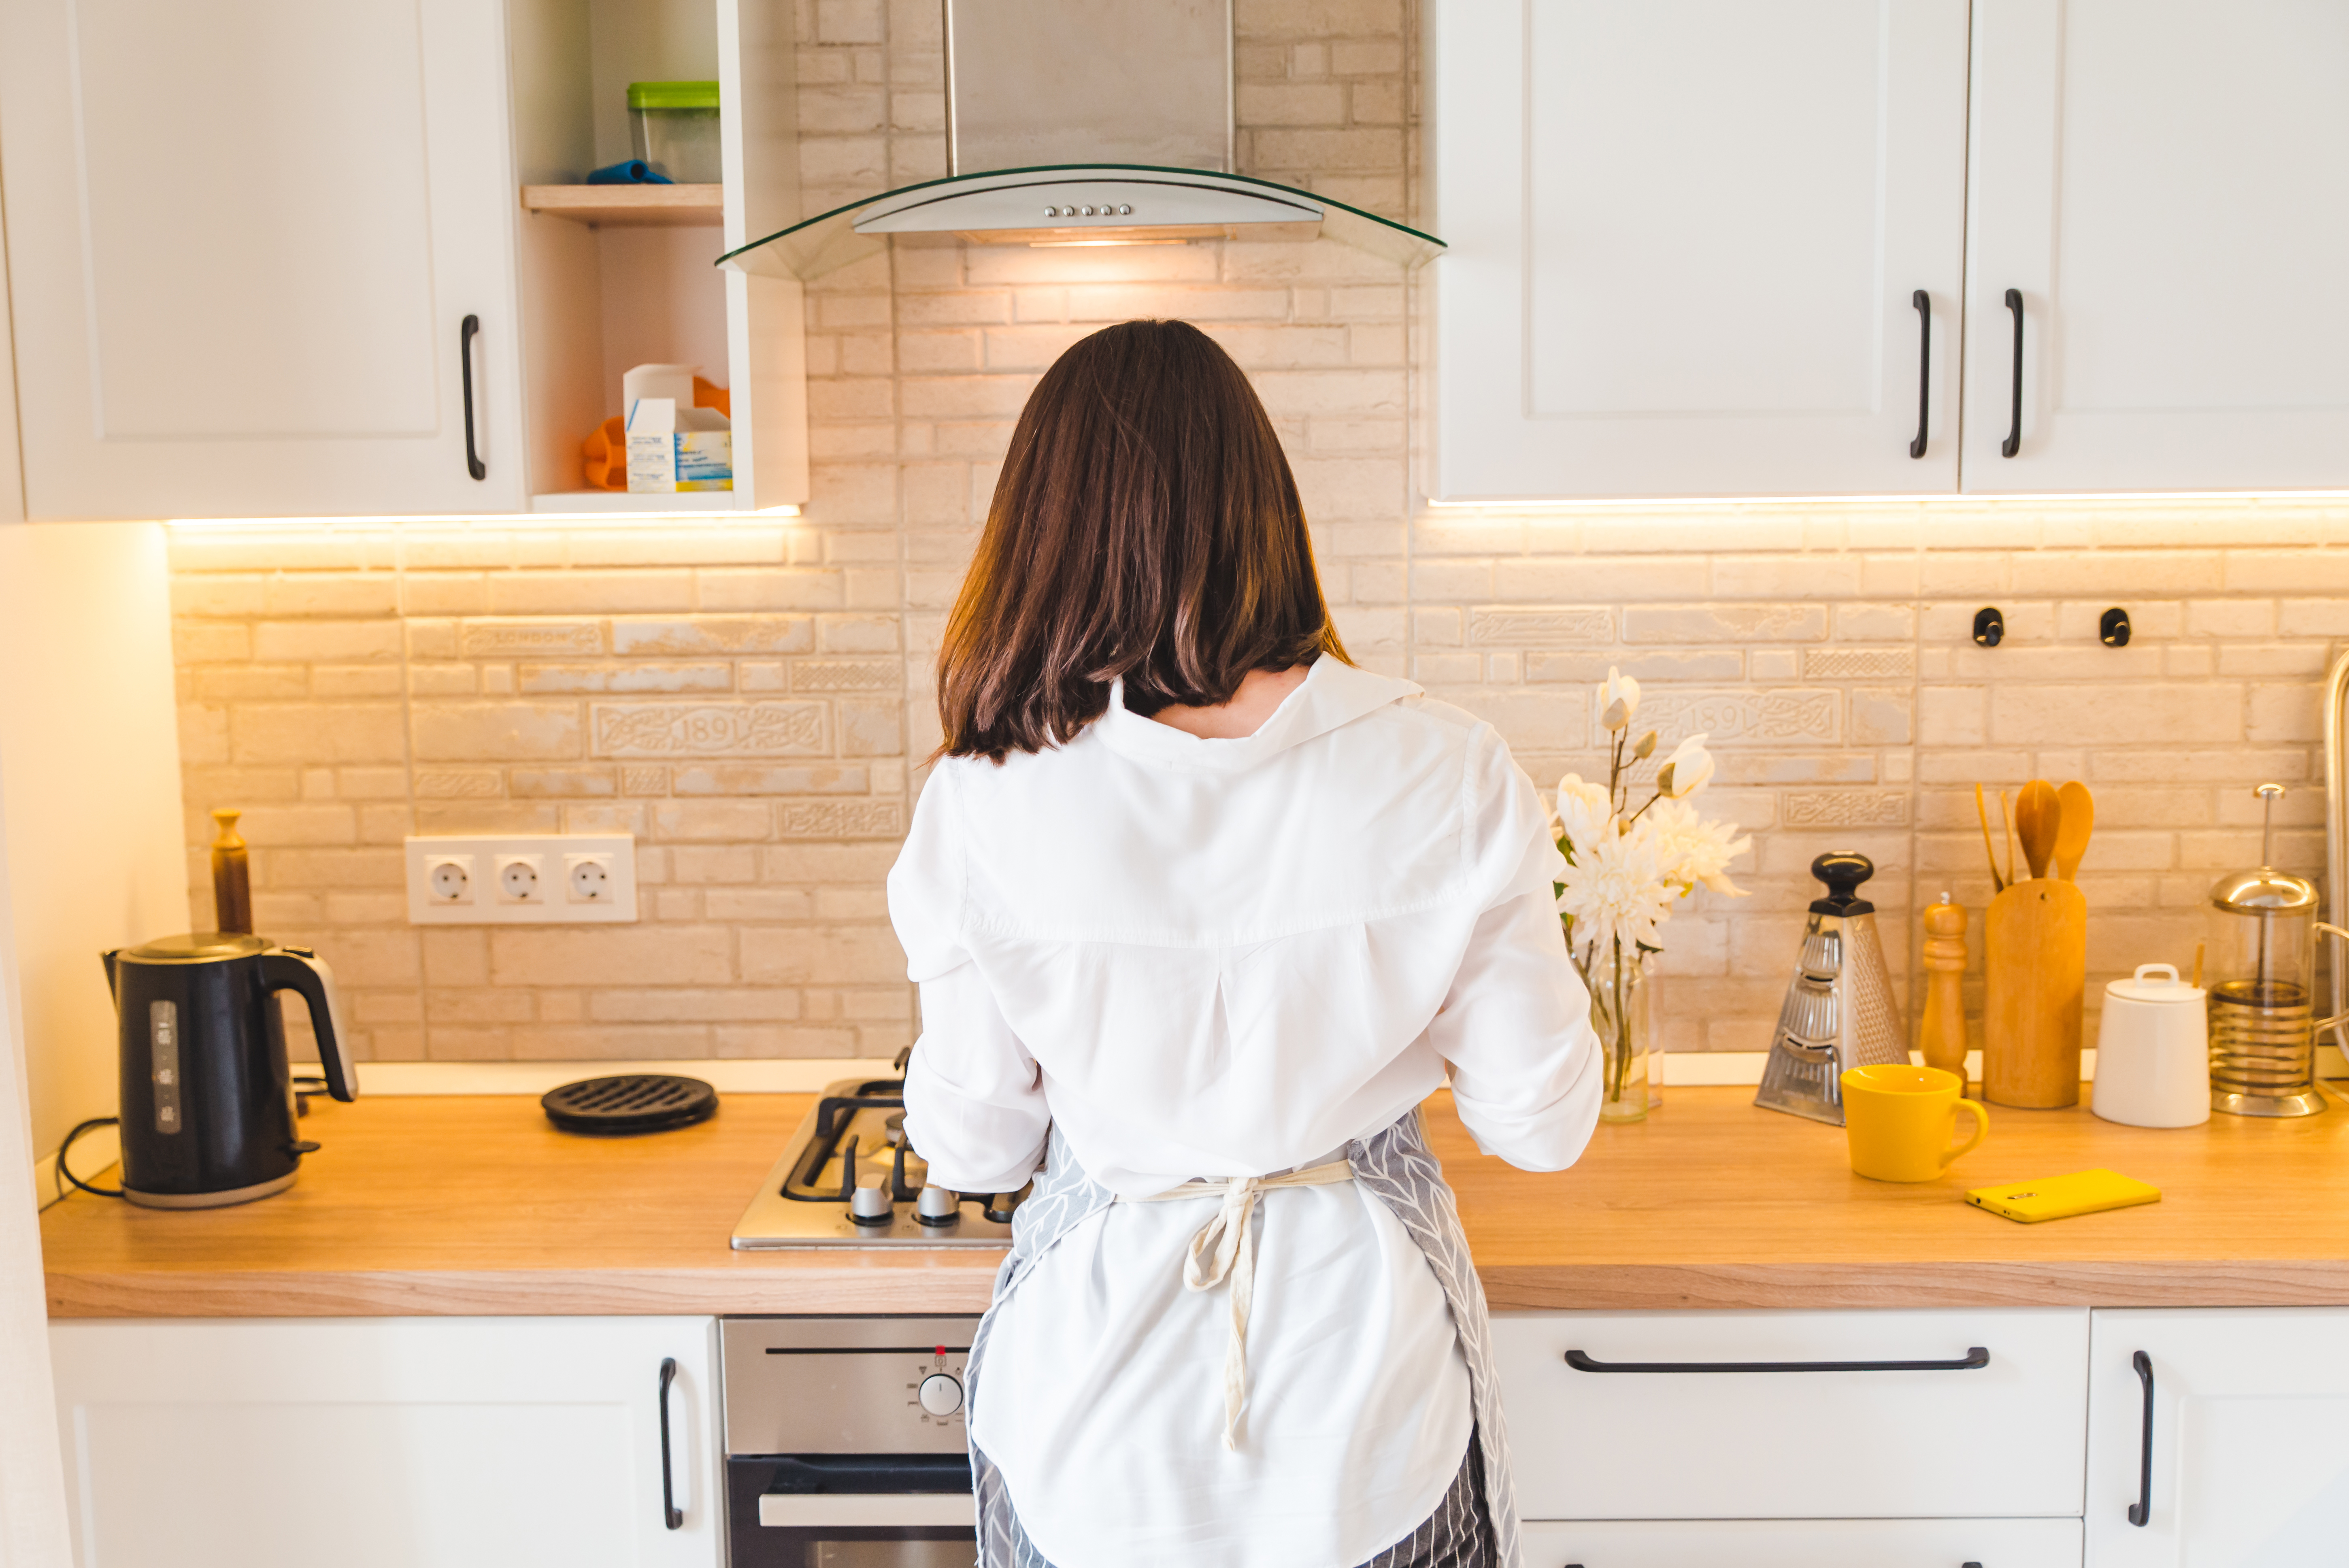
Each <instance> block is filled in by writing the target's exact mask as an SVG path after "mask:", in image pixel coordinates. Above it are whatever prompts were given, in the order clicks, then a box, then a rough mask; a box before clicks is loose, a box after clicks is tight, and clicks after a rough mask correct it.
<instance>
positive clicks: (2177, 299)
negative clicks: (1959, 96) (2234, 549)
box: [1964, 0, 2349, 490]
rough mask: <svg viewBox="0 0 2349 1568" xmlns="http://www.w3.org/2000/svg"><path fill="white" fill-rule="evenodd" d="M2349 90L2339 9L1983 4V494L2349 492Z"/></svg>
mask: <svg viewBox="0 0 2349 1568" xmlns="http://www.w3.org/2000/svg"><path fill="white" fill-rule="evenodd" d="M2344 83H2349V6H2344V5H2341V4H2339V3H2338V0H2225V3H2224V4H2220V3H2219V0H1977V3H1976V5H1975V6H1974V52H1973V130H1972V149H1971V155H1972V175H1971V187H1970V191H1969V201H1971V209H1972V210H1971V215H1970V218H1969V232H1968V243H1969V248H1970V251H1971V254H1970V257H1969V262H1968V272H1967V276H1968V291H1969V301H1968V310H1967V315H1968V321H1969V334H1970V341H1969V343H1968V345H1967V350H1966V379H1967V391H1966V417H1965V471H1964V485H1965V488H1966V489H1967V490H2240V489H2254V488H2258V489H2288V488H2301V487H2338V486H2344V485H2349V289H2344V287H2343V286H2342V264H2343V259H2344V257H2349V89H2344ZM2009 290H2013V291H2014V294H2015V295H2016V296H2019V300H2020V304H2021V314H2022V317H2023V356H2022V368H2023V374H2022V384H2021V390H2020V395H2019V397H2018V395H2017V393H2016V389H2015V382H2014V376H2013V368H2014V363H2015V361H2014V312H2013V310H2012V309H2010V307H2009V305H2008V304H2007V300H2008V298H2009V294H2008V291H2009ZM2018 402H2019V406H2020V416H2019V421H2018V416H2017V406H2018ZM2018 434H2019V437H2020V438H2019V439H2018V440H2014V441H2013V442H2012V443H2011V444H2010V439H2009V438H2010V437H2013V436H2016V435H2018Z"/></svg>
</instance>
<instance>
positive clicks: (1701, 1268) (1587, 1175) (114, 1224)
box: [41, 1088, 2349, 1317]
mask: <svg viewBox="0 0 2349 1568" xmlns="http://www.w3.org/2000/svg"><path fill="white" fill-rule="evenodd" d="M1669 1095H1670V1103H1669V1104H1667V1105H1666V1106H1665V1107H1664V1108H1663V1109H1661V1110H1660V1111H1658V1112H1657V1113H1656V1114H1655V1115H1654V1116H1653V1117H1652V1118H1651V1119H1650V1120H1649V1121H1648V1122H1647V1123H1645V1124H1644V1125H1639V1126H1631V1127H1602V1128H1600V1129H1599V1132H1598V1134H1597V1136H1596V1137H1595V1138H1594V1139H1593V1140H1592V1141H1591V1146H1590V1149H1589V1151H1588V1153H1587V1154H1585V1155H1584V1157H1583V1160H1582V1162H1581V1163H1580V1164H1579V1165H1578V1166H1577V1167H1575V1168H1574V1169H1573V1170H1571V1171H1563V1172H1558V1173H1556V1174H1549V1175H1537V1174H1533V1173H1529V1172H1526V1171H1517V1170H1514V1169H1512V1168H1510V1167H1509V1166H1506V1165H1505V1164H1503V1163H1502V1162H1501V1161H1497V1160H1489V1159H1485V1158H1484V1157H1482V1156H1480V1155H1478V1154H1477V1153H1476V1152H1475V1146H1474V1145H1473V1144H1472V1143H1471V1142H1470V1141H1469V1139H1468V1137H1467V1134H1466V1133H1465V1132H1464V1130H1462V1128H1461V1126H1460V1124H1459V1122H1458V1121H1457V1119H1455V1118H1454V1116H1453V1114H1452V1110H1451V1105H1450V1100H1449V1099H1448V1097H1446V1096H1442V1095H1439V1096H1438V1097H1436V1099H1434V1100H1433V1101H1432V1102H1430V1107H1429V1110H1430V1128H1431V1131H1432V1133H1433V1138H1434V1142H1435V1147H1436V1150H1437V1152H1438V1153H1439V1154H1440V1155H1441V1156H1442V1158H1443V1161H1444V1169H1445V1171H1446V1172H1447V1173H1448V1174H1449V1175H1450V1177H1451V1180H1452V1181H1453V1184H1454V1188H1455V1190H1456V1191H1458V1193H1459V1196H1460V1208H1461V1213H1462V1216H1463V1218H1464V1221H1465V1222H1466V1225H1467V1229H1468V1235H1469V1240H1470V1243H1471V1245H1472V1247H1473V1248H1474V1250H1475V1256H1476V1264H1477V1268H1478V1270H1479V1272H1480V1273H1481V1274H1483V1275H1484V1279H1485V1291H1486V1294H1487V1295H1488V1296H1489V1297H1490V1299H1491V1301H1492V1303H1493V1305H1495V1307H1503V1308H1506V1307H1549V1308H1562V1307H1610V1308H1627V1307H1854V1306H1928V1305H2100V1306H2155V1305H2313V1304H2344V1303H2349V1109H2344V1107H2343V1106H2342V1105H2341V1104H2340V1103H2338V1102H2335V1103H2334V1104H2333V1108H2332V1109H2331V1110H2330V1111H2329V1112H2328V1113H2327V1114H2325V1115H2323V1116H2318V1117H2313V1118H2309V1119H2304V1120H2294V1121H2252V1120H2245V1119H2236V1118H2233V1117H2226V1116H2220V1117H2214V1118H2213V1119H2211V1121H2210V1123H2209V1126H2207V1127H2203V1128H2196V1129H2189V1130H2180V1131H2167V1132H2164V1131H2152V1130H2145V1129H2138V1128H2128V1127H2116V1126H2114V1125H2112V1124H2110V1123H2107V1122H2102V1121H2098V1120H2096V1119H2095V1118H2093V1117H2091V1116H2090V1115H2089V1114H2088V1113H2087V1112H2086V1111H2085V1109H2075V1110H2056V1111H2023V1110H2007V1109H1999V1108H1996V1107H1993V1108H1992V1122H1991V1136H1990V1139H1989V1140H1988V1141H1987V1142H1986V1143H1984V1144H1983V1146H1982V1148H1981V1149H1979V1150H1976V1151H1975V1152H1974V1153H1972V1154H1971V1155H1970V1156H1968V1157H1967V1158H1966V1159H1964V1160H1963V1161H1960V1162H1959V1172H1960V1173H1958V1174H1952V1175H1951V1176H1948V1177H1945V1178H1943V1179H1942V1180H1941V1181H1938V1182H1932V1183H1927V1184H1923V1185H1920V1186H1913V1187H1912V1186H1893V1185H1887V1184H1883V1183H1879V1182H1875V1181H1867V1180H1865V1179H1864V1178H1861V1177H1857V1176H1855V1175H1853V1174H1852V1173H1851V1171H1850V1169H1849V1167H1848V1166H1847V1164H1846V1163H1845V1160H1844V1152H1843V1134H1842V1132H1841V1131H1840V1130H1837V1129H1835V1128H1830V1127H1821V1126H1818V1125H1816V1124H1814V1123H1811V1122H1806V1121H1803V1120H1800V1119H1796V1118H1794V1117H1789V1116H1784V1115H1780V1114H1778V1113H1775V1112H1772V1111H1764V1110H1756V1109H1754V1108H1753V1107H1752V1106H1751V1105H1750V1104H1749V1103H1748V1101H1749V1100H1750V1099H1751V1098H1752V1091H1751V1090H1748V1089H1743V1088H1675V1089H1672V1090H1671V1091H1669ZM811 1099H812V1097H810V1096H806V1095H732V1096H729V1097H728V1098H727V1099H726V1102H725V1105H724V1108H723V1109H722V1110H721V1111H720V1112H719V1116H718V1118H717V1119H715V1120H713V1121H710V1122H708V1123H705V1124H704V1125H702V1126H700V1127H697V1128H690V1129H687V1130H682V1131H678V1132H669V1133H662V1134H658V1135H657V1136H653V1137H648V1138H642V1139H633V1140H609V1141H605V1140H590V1139H583V1138H576V1137H573V1136H570V1135H566V1134H564V1133H561V1132H557V1131H556V1130H554V1128H553V1127H552V1126H550V1125H549V1124H548V1123H547V1121H546V1119H545V1118H544V1117H543V1115H542V1114H541V1113H540V1111H539V1109H538V1104H537V1102H536V1100H534V1099H531V1098H529V1097H525V1096H499V1097H481V1098H414V1099H364V1100H360V1101H358V1102H357V1103H356V1104H353V1105H336V1104H333V1103H331V1102H327V1101H323V1100H322V1101H318V1102H315V1103H314V1109H313V1110H312V1113H311V1115H310V1116H309V1117H308V1118H307V1119H305V1121H304V1122H303V1131H304V1136H305V1137H308V1138H313V1139H316V1140H318V1141H319V1142H321V1143H323V1144H324V1145H325V1148H324V1150H322V1151H321V1152H319V1153H317V1154H315V1155H313V1156H311V1157H310V1158H309V1159H308V1160H307V1161H305V1163H304V1167H303V1171H302V1179H301V1181H299V1182H297V1183H296V1184H295V1187H294V1188H293V1189H292V1190H291V1191H288V1192H286V1193H284V1194H282V1195H280V1196H277V1197H274V1198H270V1199H266V1200H264V1201H263V1202H258V1203H251V1204H246V1205H244V1206H243V1207H240V1208H234V1209H216V1210H209V1211H199V1212H157V1211H153V1210H144V1209H138V1208H133V1207H131V1206H130V1205H129V1204H127V1203H122V1202H114V1201H110V1200H105V1199H98V1198H92V1197H88V1196H87V1195H84V1194H81V1193H76V1194H74V1195H73V1196H72V1197H70V1198H68V1199H67V1201H66V1202H62V1203H57V1204H55V1205H53V1206H51V1207H50V1208H49V1209H48V1210H47V1212H45V1213H44V1214H43V1215H42V1216H41V1235H42V1243H43V1246H44V1249H45V1253H46V1262H47V1289H48V1303H49V1313H50V1315H51V1316H54V1317H121V1316H140V1317H145V1316H278V1315H322V1316H336V1315H374V1314H418V1313H457V1314H533V1313H545V1314H572V1313H615V1314H659V1313H689V1314H700V1313H801V1312H975V1311H978V1310H979V1309H981V1308H983V1307H984V1306H985V1305H987V1300H988V1293H989V1290H990V1288H991V1286H992V1283H993V1278H994V1273H995V1267H996V1264H997V1263H998V1262H999V1259H1000V1254H999V1253H994V1252H989V1251H973V1252H962V1253H952V1252H935V1253H923V1252H910V1253H908V1252H897V1253H888V1252H880V1253H858V1252H796V1253H737V1252H732V1251H730V1250H729V1249H728V1247H727V1245H726V1238H727V1236H728V1234H729V1233H730V1232H731V1231H732V1229H733V1226H734V1221H735V1219H736V1217H737V1216H738V1215H739V1214H740V1212H741V1210H742V1206H743V1204H744V1203H745V1202H748V1201H749V1196H750V1191H751V1190H752V1188H753V1187H754V1186H755V1185H756V1184H757V1183H758V1182H759V1181H761V1179H762V1178H763V1177H764V1176H765V1174H766V1172H767V1168H768V1166H769V1165H770V1164H771V1163H772V1161H773V1160H774V1157H775V1154H776V1152H777V1151H778V1150H779V1149H780V1147H781V1143H782V1140H783V1139H784V1138H785V1136H786V1135H787V1134H788V1133H789V1132H790V1130H792V1128H793V1127H794V1126H796V1125H797V1123H798V1121H799V1119H800V1118H801V1117H802V1115H804V1114H805V1112H806V1110H807V1108H808V1106H809V1104H810V1101H811ZM2095 1165H2106V1166H2111V1167H2113V1168H2114V1169H2116V1170H2118V1171H2124V1172H2126V1173H2127V1174H2128V1175H2131V1176H2136V1177H2139V1178H2141V1179H2143V1180H2145V1181H2151V1182H2153V1183H2155V1184H2156V1185H2157V1186H2158V1187H2160V1188H2161V1189H2162V1191H2163V1194H2164V1195H2163V1199H2162V1201H2161V1202H2159V1203H2156V1204H2151V1205H2148V1206H2147V1207H2143V1208H2137V1209H2126V1210H2120V1211H2116V1212H2112V1213H2106V1214H2092V1215H2086V1216H2084V1217H2082V1218H2079V1219H2072V1220H2059V1221H2055V1222H2052V1223H2048V1224H2043V1225H2019V1224H2015V1223H2013V1222H2010V1221H2006V1220H2002V1219H1999V1218H1997V1217H1996V1216H1994V1215H1992V1214H1988V1213H1984V1212H1982V1211H1980V1210H1977V1209H1973V1208H1971V1207H1969V1206H1968V1205H1966V1204H1965V1203H1963V1202H1961V1200H1960V1193H1961V1191H1962V1190H1963V1189H1964V1188H1966V1187H1970V1186H1983V1185H1988V1184H1990V1183H1992V1182H1997V1181H2023V1180H2027V1179H2030V1178H2032V1177H2038V1176H2052V1175H2056V1174H2060V1173H2062V1172H2064V1171H2075V1170H2081V1169H2084V1168H2085V1167H2089V1166H2095Z"/></svg>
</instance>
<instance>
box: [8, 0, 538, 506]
mask: <svg viewBox="0 0 2349 1568" xmlns="http://www.w3.org/2000/svg"><path fill="white" fill-rule="evenodd" d="M504 67H505V45H504V37H503V31H502V9H501V7H499V6H498V5H489V4H482V3H481V0H334V3H333V4H331V5H320V4H317V3H316V0H233V4H208V5H189V4H187V3H186V0H5V4H0V149H5V170H0V172H5V185H6V190H7V201H8V262H9V273H10V283H11V288H12V293H13V296H14V320H15V328H16V334H15V335H16V380H17V390H18V394H19V399H18V400H19V406H20V416H21V421H22V431H23V445H24V455H25V488H26V503H27V504H26V510H27V511H28V512H29V513H30V515H31V516H33V517H35V518H36V519H72V518H146V517H171V516H189V515H196V516H248V515H249V516H268V515H285V514H331V513H363V512H390V513H398V512H445V511H513V510H515V509H517V507H518V506H519V505H520V504H521V502H522V498H523V443H522V437H521V432H522V404H521V388H520V376H519V353H518V337H519V335H518V323H517V318H516V313H515V305H514V286H513V276H514V265H513V247H512V235H513V211H514V205H515V196H514V181H513V178H512V153H511V150H510V137H509V130H508V119H507V112H506V107H507V94H506V83H505V69H504ZM468 320H471V321H473V322H475V323H476V330H475V331H474V332H472V333H471V334H470V335H469V334H467V333H466V331H465V325H464V324H465V323H466V322H467V321H468ZM469 364H470V374H469V371H468V365H469ZM469 405H470V407H469ZM469 419H470V425H469ZM477 476H478V477H477Z"/></svg>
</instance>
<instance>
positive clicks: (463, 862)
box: [424, 854, 473, 908]
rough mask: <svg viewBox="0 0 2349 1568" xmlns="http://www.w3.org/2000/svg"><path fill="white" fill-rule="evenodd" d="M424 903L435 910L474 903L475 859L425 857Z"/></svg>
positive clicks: (461, 856)
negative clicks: (451, 905)
mask: <svg viewBox="0 0 2349 1568" xmlns="http://www.w3.org/2000/svg"><path fill="white" fill-rule="evenodd" d="M424 902H425V903H428V904H430V905H432V906H434V907H435V908H446V907H448V906H449V905H450V904H465V903H472V902H473V857H472V856H471V855H434V854H428V855H426V856H425V857H424Z"/></svg>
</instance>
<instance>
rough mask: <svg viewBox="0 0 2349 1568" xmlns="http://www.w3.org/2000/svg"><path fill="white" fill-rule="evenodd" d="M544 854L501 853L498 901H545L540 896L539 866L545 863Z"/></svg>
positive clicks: (499, 858)
mask: <svg viewBox="0 0 2349 1568" xmlns="http://www.w3.org/2000/svg"><path fill="white" fill-rule="evenodd" d="M545 860H546V857H545V856H543V855H500V856H499V857H498V902H499V903H545V902H546V901H545V900H544V899H543V898H541V897H539V892H540V882H541V880H542V879H541V878H540V876H539V874H538V868H539V867H540V866H541V865H543V864H544V863H545Z"/></svg>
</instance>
